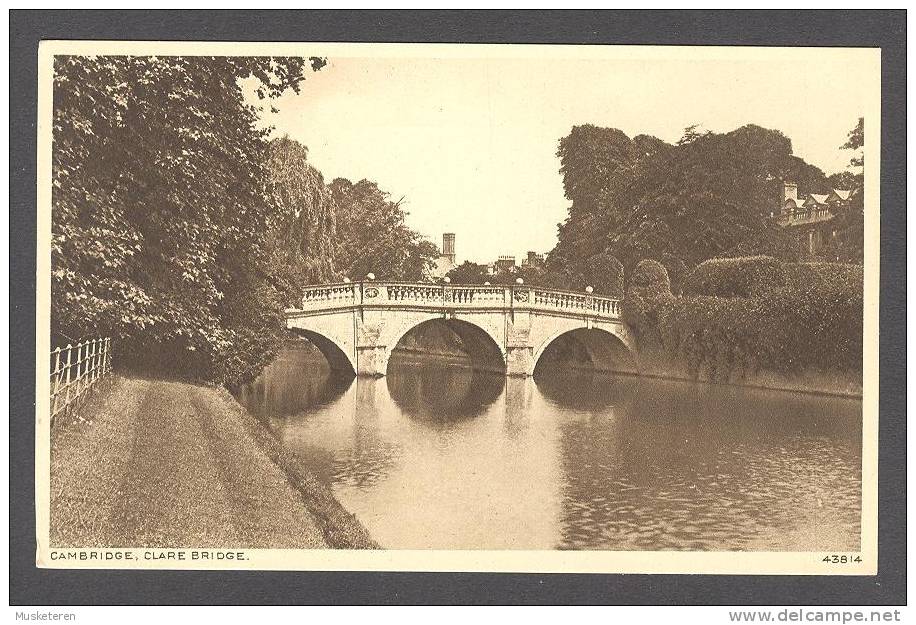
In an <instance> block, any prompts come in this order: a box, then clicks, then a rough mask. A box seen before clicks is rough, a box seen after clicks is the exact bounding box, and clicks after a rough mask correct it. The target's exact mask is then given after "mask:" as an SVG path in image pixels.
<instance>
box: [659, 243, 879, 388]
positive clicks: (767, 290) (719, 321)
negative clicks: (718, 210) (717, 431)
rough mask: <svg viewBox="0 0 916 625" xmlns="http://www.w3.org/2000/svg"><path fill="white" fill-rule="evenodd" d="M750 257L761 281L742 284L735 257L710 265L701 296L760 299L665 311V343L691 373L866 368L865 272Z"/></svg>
mask: <svg viewBox="0 0 916 625" xmlns="http://www.w3.org/2000/svg"><path fill="white" fill-rule="evenodd" d="M747 260H748V261H749V262H746V263H744V264H745V266H747V267H753V266H755V265H756V267H757V268H758V269H759V272H758V273H757V274H756V278H755V279H754V280H748V281H746V283H745V284H741V281H740V280H739V279H737V278H736V276H735V273H736V271H737V269H738V267H737V266H736V265H735V264H734V263H733V261H731V260H729V261H726V263H725V264H715V263H712V264H706V263H704V265H705V267H704V268H703V271H702V272H700V274H701V275H702V276H704V277H705V278H707V279H708V282H707V283H705V286H706V288H705V289H699V288H698V289H694V292H716V293H718V294H724V293H728V292H731V293H738V292H746V293H751V294H753V297H741V296H734V297H713V296H708V295H696V296H683V297H679V298H674V299H672V300H669V302H668V303H667V304H666V305H665V306H663V307H662V309H661V311H660V313H659V315H658V329H659V332H660V335H661V337H662V341H663V344H664V345H665V347H666V348H667V349H668V350H669V352H670V353H671V355H672V356H676V357H680V358H683V359H684V361H685V362H686V365H687V369H688V373H690V374H691V375H692V376H694V377H698V376H700V375H705V376H707V377H708V378H709V379H712V380H723V381H728V380H729V379H731V378H732V377H738V378H742V377H745V376H747V375H751V374H753V373H755V372H756V371H758V370H760V369H767V370H772V371H782V372H787V373H795V372H799V371H801V370H804V369H807V368H817V369H821V370H824V369H842V370H849V371H861V367H862V312H863V311H862V270H861V267H858V266H855V265H846V264H831V263H812V264H800V263H787V264H785V266H784V267H783V268H782V271H779V270H774V269H773V267H772V265H771V264H770V263H769V261H764V260H754V261H752V260H751V259H747ZM701 267H703V266H701ZM698 269H699V268H698ZM694 277H695V276H694ZM768 277H769V279H768ZM750 282H753V283H754V284H753V287H749V286H748V284H747V283H750Z"/></svg>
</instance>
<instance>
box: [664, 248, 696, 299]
mask: <svg viewBox="0 0 916 625" xmlns="http://www.w3.org/2000/svg"><path fill="white" fill-rule="evenodd" d="M661 263H662V265H664V266H665V271H667V272H668V278H669V279H670V280H671V292H672V293H673V294H674V295H680V294H681V291H682V290H683V285H684V280H685V279H686V278H687V275H688V274H689V273H690V270H689V269H688V268H687V264H686V263H685V262H684V261H683V260H681V259H680V258H678V257H677V256H672V255H671V254H662V258H661Z"/></svg>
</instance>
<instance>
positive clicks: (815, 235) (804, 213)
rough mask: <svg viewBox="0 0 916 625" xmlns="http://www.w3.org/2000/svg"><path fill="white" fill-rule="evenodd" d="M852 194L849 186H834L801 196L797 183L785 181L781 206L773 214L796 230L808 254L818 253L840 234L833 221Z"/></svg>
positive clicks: (781, 188) (779, 201)
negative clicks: (833, 187) (837, 232)
mask: <svg viewBox="0 0 916 625" xmlns="http://www.w3.org/2000/svg"><path fill="white" fill-rule="evenodd" d="M851 195H852V192H850V191H846V190H845V189H831V191H830V193H827V194H819V193H810V194H808V195H807V196H806V197H803V198H800V197H798V185H797V184H795V183H794V182H782V183H780V185H779V196H778V198H777V205H776V207H774V209H773V211H771V212H770V216H771V217H773V218H774V219H776V223H778V224H779V225H780V226H782V227H783V228H791V229H792V231H793V232H794V234H796V236H797V237H798V241H799V245H800V246H801V248H802V251H803V252H804V253H805V254H808V255H814V254H817V253H818V252H820V251H821V250H823V249H824V248H825V247H826V246H827V244H828V243H829V242H830V239H831V238H832V237H835V236H836V230H835V229H834V228H833V225H832V224H831V223H830V222H831V221H832V220H833V218H834V217H836V214H837V211H838V210H839V209H840V208H842V207H843V206H844V205H845V204H847V203H848V202H849V199H850V197H851Z"/></svg>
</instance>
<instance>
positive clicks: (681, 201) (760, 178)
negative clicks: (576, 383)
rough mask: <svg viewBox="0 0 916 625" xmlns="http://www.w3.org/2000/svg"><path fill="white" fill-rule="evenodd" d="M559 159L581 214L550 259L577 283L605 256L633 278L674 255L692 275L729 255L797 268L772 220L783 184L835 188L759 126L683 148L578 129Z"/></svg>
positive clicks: (792, 249)
mask: <svg viewBox="0 0 916 625" xmlns="http://www.w3.org/2000/svg"><path fill="white" fill-rule="evenodd" d="M558 154H559V156H560V158H561V173H562V174H563V180H564V187H565V189H566V195H567V197H568V198H569V199H570V200H571V201H572V206H570V209H569V217H568V219H567V220H566V221H565V222H564V223H563V224H561V225H560V226H559V231H558V239H559V240H558V243H557V246H556V247H555V248H554V250H553V251H552V252H551V254H550V257H549V258H550V262H551V264H552V265H553V266H554V267H556V268H561V269H564V270H566V271H567V272H569V273H571V274H575V273H576V272H577V268H578V267H579V266H580V265H581V263H582V262H583V261H584V260H585V259H587V258H589V257H591V256H594V255H595V254H598V253H608V254H610V255H612V256H615V257H616V258H618V259H619V260H621V261H622V262H623V264H624V266H625V267H626V268H627V269H630V268H632V267H633V266H634V265H635V264H636V263H637V262H638V261H639V260H641V259H644V258H656V259H663V258H666V257H667V256H671V257H675V258H678V259H680V260H681V261H683V262H684V263H685V264H686V265H687V266H694V265H696V264H698V263H700V262H702V261H704V260H706V259H708V258H712V257H715V256H720V255H722V254H725V253H730V254H733V255H734V254H737V255H748V254H754V253H768V254H774V255H777V256H778V257H781V258H786V259H789V260H792V259H794V258H795V256H796V255H797V246H796V245H794V243H793V241H792V240H791V238H790V237H789V236H787V234H786V233H785V232H783V229H781V228H778V227H776V226H775V225H773V224H772V223H771V220H770V219H769V215H770V212H771V211H772V209H773V204H774V198H775V197H776V193H777V184H778V181H779V180H783V179H785V180H794V181H796V182H797V183H798V184H799V187H800V188H804V189H809V190H810V192H825V191H826V190H827V189H828V185H827V180H826V178H825V176H824V174H823V172H821V171H820V170H819V169H818V168H816V167H814V166H812V165H809V164H807V163H805V161H803V160H802V159H800V158H798V157H796V156H793V155H792V144H791V142H790V141H789V139H788V138H787V137H785V136H784V135H783V134H782V133H780V132H778V131H776V130H768V129H765V128H761V127H759V126H753V125H748V126H744V127H741V128H738V129H737V130H734V131H732V132H729V133H724V134H716V133H711V132H699V131H697V130H696V128H688V129H687V131H686V134H685V137H684V138H683V139H682V140H681V141H680V142H679V143H678V145H669V144H666V143H664V142H662V141H660V140H658V139H654V138H647V137H637V138H634V139H633V140H629V139H627V138H626V135H624V134H623V133H622V132H620V131H619V130H616V129H608V128H596V127H594V126H577V127H575V128H573V131H572V132H571V133H570V135H569V136H567V137H564V138H563V139H561V140H560V151H559V153H558Z"/></svg>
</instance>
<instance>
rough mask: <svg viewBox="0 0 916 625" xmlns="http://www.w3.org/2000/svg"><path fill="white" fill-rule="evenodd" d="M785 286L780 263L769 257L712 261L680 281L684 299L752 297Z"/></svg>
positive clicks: (716, 259) (701, 265)
mask: <svg viewBox="0 0 916 625" xmlns="http://www.w3.org/2000/svg"><path fill="white" fill-rule="evenodd" d="M785 283H786V276H785V269H784V266H783V263H782V262H780V261H779V260H777V259H775V258H773V257H771V256H748V257H745V258H713V259H711V260H707V261H705V262H702V263H700V264H699V265H698V266H697V268H696V269H694V270H693V272H691V274H690V275H689V276H688V277H687V279H686V280H685V281H684V293H685V294H687V295H710V296H714V297H755V296H758V295H762V294H763V293H765V292H768V291H770V290H772V289H774V288H779V287H781V286H784V285H785Z"/></svg>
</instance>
